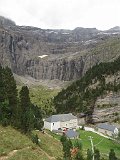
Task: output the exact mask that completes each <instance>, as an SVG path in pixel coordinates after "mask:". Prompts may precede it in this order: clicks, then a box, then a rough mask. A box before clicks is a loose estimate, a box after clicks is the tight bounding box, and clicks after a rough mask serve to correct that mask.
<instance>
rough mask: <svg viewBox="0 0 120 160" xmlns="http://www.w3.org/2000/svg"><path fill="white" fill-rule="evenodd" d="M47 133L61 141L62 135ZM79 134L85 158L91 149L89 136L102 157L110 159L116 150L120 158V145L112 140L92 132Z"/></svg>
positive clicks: (80, 131)
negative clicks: (111, 152) (110, 153)
mask: <svg viewBox="0 0 120 160" xmlns="http://www.w3.org/2000/svg"><path fill="white" fill-rule="evenodd" d="M47 132H48V133H49V134H50V135H52V136H53V137H55V138H57V139H58V140H59V139H60V135H57V134H54V133H52V132H50V131H47ZM78 132H79V134H80V139H81V142H82V146H83V153H84V156H85V157H86V153H87V149H88V148H90V149H91V142H90V138H89V136H91V137H92V138H93V144H94V145H96V144H97V145H96V148H98V149H99V150H100V153H101V157H104V158H106V159H108V155H109V152H110V149H114V151H115V153H116V156H117V157H118V158H120V144H118V143H115V142H114V141H112V140H109V139H107V138H104V137H102V136H100V135H98V134H96V133H93V132H90V131H84V130H78ZM72 142H73V144H74V142H75V140H74V139H73V140H72Z"/></svg>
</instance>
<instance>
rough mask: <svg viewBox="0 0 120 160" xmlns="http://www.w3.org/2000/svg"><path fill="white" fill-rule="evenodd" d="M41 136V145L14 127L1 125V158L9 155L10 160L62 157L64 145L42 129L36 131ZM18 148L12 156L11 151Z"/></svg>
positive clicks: (41, 159)
mask: <svg viewBox="0 0 120 160" xmlns="http://www.w3.org/2000/svg"><path fill="white" fill-rule="evenodd" d="M34 133H37V134H38V136H39V138H40V145H39V146H37V145H36V144H34V143H32V141H31V139H30V138H29V137H28V136H26V135H24V134H21V133H20V132H19V131H17V130H15V129H13V128H12V127H10V126H9V127H2V126H0V159H1V158H2V157H4V156H8V159H9V160H19V159H20V160H50V159H57V158H59V159H60V158H61V160H62V155H63V153H62V145H61V143H60V142H59V141H58V140H56V139H54V138H53V137H51V136H50V135H47V134H43V133H42V132H40V131H34ZM14 150H17V151H16V152H15V153H14V154H13V155H12V156H10V154H9V153H12V151H14Z"/></svg>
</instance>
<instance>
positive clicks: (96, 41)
mask: <svg viewBox="0 0 120 160" xmlns="http://www.w3.org/2000/svg"><path fill="white" fill-rule="evenodd" d="M119 38H120V31H118V30H114V32H113V29H112V30H108V31H99V30H97V29H96V28H82V27H77V28H75V29H74V30H64V29H61V30H59V29H58V30H57V29H40V28H36V27H30V26H17V25H16V24H15V23H14V22H13V21H11V20H9V19H6V18H4V17H0V63H1V64H2V66H6V65H8V66H9V67H10V68H11V69H12V71H13V72H14V73H16V74H18V75H22V76H25V75H28V76H31V77H33V78H35V79H38V80H39V79H43V80H45V79H49V80H53V79H59V80H64V81H71V80H76V79H79V78H81V77H82V76H83V75H84V73H85V72H86V71H87V70H88V69H89V68H90V67H91V65H95V64H96V63H100V62H104V61H110V60H111V59H113V58H116V57H117V56H118V54H119V50H120V47H119V46H120V45H119V43H120V40H119ZM109 53H110V54H109ZM41 56H42V58H41ZM43 57H44V58H43Z"/></svg>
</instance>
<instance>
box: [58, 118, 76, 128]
mask: <svg viewBox="0 0 120 160" xmlns="http://www.w3.org/2000/svg"><path fill="white" fill-rule="evenodd" d="M77 124H78V123H77V119H72V120H70V121H66V122H60V128H76V127H77Z"/></svg>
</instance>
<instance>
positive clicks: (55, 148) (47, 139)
mask: <svg viewBox="0 0 120 160" xmlns="http://www.w3.org/2000/svg"><path fill="white" fill-rule="evenodd" d="M36 133H37V135H38V137H39V138H40V140H41V143H40V147H41V148H42V149H43V150H44V151H45V152H46V153H48V154H49V155H50V156H51V157H55V158H56V159H60V158H62V157H63V152H62V145H61V143H60V141H59V140H57V139H56V138H55V137H53V136H51V135H50V134H48V132H46V133H45V134H43V133H42V132H37V131H36Z"/></svg>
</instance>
